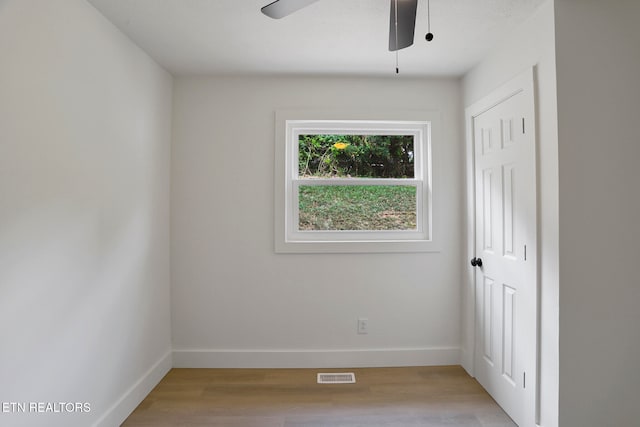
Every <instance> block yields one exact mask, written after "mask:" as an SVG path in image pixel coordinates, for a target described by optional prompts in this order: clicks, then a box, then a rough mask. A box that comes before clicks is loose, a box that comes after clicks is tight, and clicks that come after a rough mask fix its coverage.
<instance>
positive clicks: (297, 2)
mask: <svg viewBox="0 0 640 427" xmlns="http://www.w3.org/2000/svg"><path fill="white" fill-rule="evenodd" d="M317 1H318V0H276V1H274V2H273V3H269V4H268V5H266V6H265V7H263V8H262V9H260V10H261V11H262V13H264V14H265V15H267V16H268V17H270V18H273V19H280V18H284V17H285V16H287V15H290V14H292V13H293V12H295V11H296V10H300V9H302V8H303V7H307V6H309V5H310V4H311V3H315V2H317Z"/></svg>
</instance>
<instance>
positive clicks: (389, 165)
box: [298, 135, 414, 178]
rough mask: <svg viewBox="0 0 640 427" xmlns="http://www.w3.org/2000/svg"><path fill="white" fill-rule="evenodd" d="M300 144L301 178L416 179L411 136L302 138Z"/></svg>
mask: <svg viewBox="0 0 640 427" xmlns="http://www.w3.org/2000/svg"><path fill="white" fill-rule="evenodd" d="M298 144H299V145H298V147H299V148H298V170H299V175H300V176H306V177H354V178H413V177H414V147H413V136H411V135H300V138H299V142H298Z"/></svg>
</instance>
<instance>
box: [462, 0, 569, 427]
mask: <svg viewBox="0 0 640 427" xmlns="http://www.w3.org/2000/svg"><path fill="white" fill-rule="evenodd" d="M554 43H555V42H554V11H553V1H548V2H546V3H545V4H543V5H542V6H541V7H540V8H539V9H538V10H537V11H536V13H535V14H534V15H533V16H531V17H530V18H529V19H528V20H527V21H526V22H525V23H524V24H523V25H521V26H520V27H519V28H518V29H517V30H516V32H515V33H514V34H512V35H511V36H510V37H509V38H508V39H507V40H505V41H504V42H503V44H502V45H500V46H497V47H496V48H495V49H494V50H493V52H492V53H491V54H490V55H488V56H487V57H486V58H485V59H484V60H483V61H482V62H481V63H480V64H478V65H477V66H476V67H475V68H474V69H473V70H471V71H470V72H469V73H468V74H467V75H466V76H465V77H464V79H463V96H464V105H465V106H469V105H472V104H473V103H474V102H475V101H478V100H479V99H482V97H484V96H486V95H488V94H489V93H491V92H492V91H493V90H494V89H495V88H497V87H499V86H500V85H501V84H503V83H505V82H507V81H509V80H510V79H512V78H513V77H515V76H516V75H518V74H520V73H521V72H522V71H524V70H525V69H526V68H527V67H532V66H535V67H536V79H537V81H536V86H537V88H536V103H537V120H538V123H537V130H536V131H537V135H538V141H537V143H538V165H539V170H538V200H539V211H538V218H539V224H538V227H539V239H540V240H539V260H540V272H539V277H540V312H541V325H540V329H541V331H540V332H541V349H540V350H541V360H540V363H541V365H540V376H541V378H540V380H541V397H542V399H541V404H540V416H541V418H540V421H541V425H542V426H543V427H551V426H556V425H557V424H558V403H557V401H558V310H559V308H558V283H559V274H558V130H557V105H556V75H555V65H556V64H555V47H554ZM471 286H472V285H471V280H467V292H465V293H464V296H465V304H464V306H465V310H464V312H465V313H471V310H472V304H473V300H472V298H470V296H471V295H472V288H471ZM463 324H464V327H463V337H464V338H463V341H464V343H465V352H464V354H465V355H466V356H467V357H465V360H463V362H464V364H465V366H466V367H467V369H471V366H472V362H471V361H472V355H473V351H472V349H473V344H472V341H471V339H472V337H473V319H472V318H471V317H466V318H465V319H464V321H463Z"/></svg>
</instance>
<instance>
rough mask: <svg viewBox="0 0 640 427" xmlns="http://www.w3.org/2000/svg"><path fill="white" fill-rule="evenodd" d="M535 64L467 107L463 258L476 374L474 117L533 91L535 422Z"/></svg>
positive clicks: (470, 357)
mask: <svg viewBox="0 0 640 427" xmlns="http://www.w3.org/2000/svg"><path fill="white" fill-rule="evenodd" d="M535 75H536V69H535V66H533V67H530V68H527V69H526V70H525V71H523V72H522V73H520V74H518V75H517V76H516V77H514V78H513V79H511V80H509V81H508V82H507V83H505V84H503V85H502V86H500V87H498V88H497V89H494V90H493V91H491V92H490V93H489V94H488V95H486V96H484V97H483V98H482V99H480V100H479V101H477V102H475V103H473V104H472V105H470V106H468V107H466V108H465V132H466V138H465V171H466V224H465V226H466V227H465V231H466V251H465V255H466V256H465V258H464V260H463V262H464V265H465V266H466V268H465V269H464V274H463V292H462V346H461V357H460V359H461V364H462V367H463V368H464V369H465V370H466V371H467V372H468V373H469V375H471V376H472V377H475V359H476V357H475V356H476V355H475V352H476V333H477V331H478V327H477V326H478V325H477V320H478V319H476V307H475V299H476V288H475V270H474V268H473V267H472V266H471V265H470V263H469V260H470V259H471V258H473V257H474V256H475V247H476V198H475V194H476V188H475V142H474V135H475V129H474V119H475V118H476V117H478V116H479V115H480V114H482V113H484V112H486V111H487V110H489V109H491V108H493V107H495V106H496V105H498V104H500V103H502V102H503V101H505V100H507V99H509V98H511V97H512V96H514V95H516V94H518V93H520V92H523V91H530V93H531V96H532V99H533V101H534V102H533V105H532V106H530V107H528V108H530V109H531V110H530V111H528V112H527V115H528V116H530V117H532V118H533V119H534V120H533V121H534V123H533V126H532V128H531V129H530V131H532V132H533V140H534V145H535V165H534V173H535V175H536V176H535V182H536V194H535V227H536V232H535V235H536V253H535V263H536V265H535V268H534V271H535V274H536V277H535V279H534V283H535V286H536V289H535V295H536V302H535V316H536V319H535V324H536V337H535V349H536V350H535V360H536V363H535V365H536V366H535V368H536V372H535V375H534V378H533V380H534V387H535V389H534V390H535V391H534V395H535V402H534V417H535V424H536V425H539V423H540V326H541V325H540V323H541V322H540V320H541V315H540V253H539V252H540V215H539V212H540V202H539V193H540V190H539V183H540V181H539V176H540V174H539V152H538V147H539V141H538V132H537V129H538V125H537V114H536V111H537V107H536V105H537V99H536V96H535V95H536V92H535Z"/></svg>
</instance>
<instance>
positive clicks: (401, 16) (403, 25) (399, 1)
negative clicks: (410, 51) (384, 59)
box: [389, 0, 418, 52]
mask: <svg viewBox="0 0 640 427" xmlns="http://www.w3.org/2000/svg"><path fill="white" fill-rule="evenodd" d="M396 8H397V10H398V20H397V22H398V29H397V32H396ZM417 10H418V0H391V18H390V19H389V50H390V51H392V52H393V51H394V50H400V49H404V48H405V47H409V46H411V45H412V44H413V34H414V32H415V29H416V12H417ZM396 33H397V34H398V39H397V41H396Z"/></svg>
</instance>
